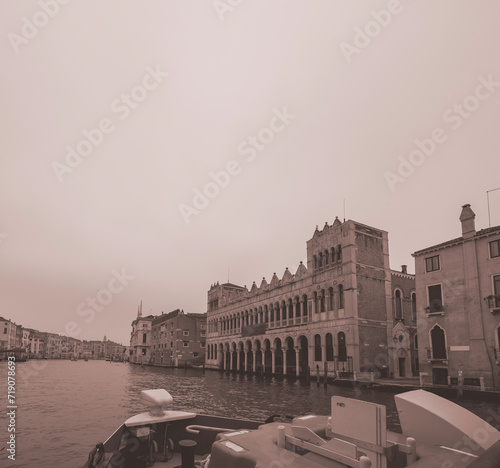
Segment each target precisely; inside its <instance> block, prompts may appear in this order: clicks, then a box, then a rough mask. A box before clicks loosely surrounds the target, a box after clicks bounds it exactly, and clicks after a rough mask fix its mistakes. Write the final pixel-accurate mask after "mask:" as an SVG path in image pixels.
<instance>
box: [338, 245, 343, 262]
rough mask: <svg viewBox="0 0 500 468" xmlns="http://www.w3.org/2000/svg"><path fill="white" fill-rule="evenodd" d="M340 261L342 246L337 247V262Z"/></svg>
mask: <svg viewBox="0 0 500 468" xmlns="http://www.w3.org/2000/svg"><path fill="white" fill-rule="evenodd" d="M341 261H342V246H341V245H340V244H339V245H338V246H337V262H341Z"/></svg>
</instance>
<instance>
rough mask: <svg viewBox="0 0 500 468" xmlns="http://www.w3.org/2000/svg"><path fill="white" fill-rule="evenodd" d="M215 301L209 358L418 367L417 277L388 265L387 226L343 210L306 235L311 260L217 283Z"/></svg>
mask: <svg viewBox="0 0 500 468" xmlns="http://www.w3.org/2000/svg"><path fill="white" fill-rule="evenodd" d="M207 302H208V304H207V330H208V333H207V346H206V356H205V358H206V366H207V367H211V368H217V369H225V370H232V371H240V372H264V373H272V374H287V375H296V376H302V375H307V374H309V375H316V373H317V372H321V375H324V373H325V372H327V373H328V376H330V377H334V376H336V377H349V378H353V377H354V378H357V377H360V374H362V376H363V377H370V376H371V374H370V373H371V372H373V375H375V376H380V375H382V376H387V377H390V376H391V375H392V376H393V377H395V378H398V377H405V376H411V375H418V352H417V351H416V350H415V346H418V343H417V342H416V341H417V340H416V339H415V334H416V295H415V277H414V275H410V274H408V273H407V271H406V266H403V268H402V270H401V271H394V270H391V269H390V267H389V244H388V236H387V232H385V231H382V230H380V229H375V228H373V227H369V226H366V225H363V224H361V223H358V222H355V221H352V220H348V221H344V222H341V221H340V220H339V219H338V218H336V219H335V221H334V222H333V224H332V225H328V223H326V224H325V226H324V227H323V229H322V230H319V229H318V228H316V230H315V232H314V234H313V236H312V238H311V239H310V240H308V241H307V265H304V264H303V263H302V262H300V265H299V267H298V268H297V271H295V272H294V273H292V272H291V271H289V270H288V268H287V269H286V270H285V272H284V274H283V275H282V276H281V278H280V277H278V276H277V275H276V273H275V274H274V275H273V276H272V278H271V281H270V282H269V283H268V282H267V281H266V279H265V278H263V279H262V281H261V283H260V286H257V285H256V284H255V283H254V284H253V285H252V287H251V289H250V290H248V289H247V288H246V287H242V286H237V285H234V284H231V283H225V284H219V283H216V284H214V285H212V286H211V288H210V290H209V291H208V301H207Z"/></svg>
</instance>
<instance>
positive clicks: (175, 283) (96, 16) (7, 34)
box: [0, 0, 500, 344]
mask: <svg viewBox="0 0 500 468" xmlns="http://www.w3.org/2000/svg"><path fill="white" fill-rule="evenodd" d="M499 23H500V3H498V2H497V1H496V0H477V1H474V2H465V1H463V2H457V1H453V0H442V1H440V2H435V1H431V0H421V1H418V2H417V1H411V0H400V1H398V0H390V1H388V0H382V1H379V0H376V1H375V0H374V1H370V2H368V1H358V2H353V1H352V0H315V1H305V0H301V1H299V0H275V1H273V2H269V1H267V0H252V1H248V0H247V1H244V0H243V1H239V0H220V1H212V0H182V1H179V0H178V1H173V0H172V1H170V0H165V1H159V0H156V1H154V0H151V1H148V2H140V1H132V0H108V1H106V2H102V1H98V0H85V1H79V0H72V1H68V0H64V1H63V0H39V1H31V0H30V1H28V0H24V1H23V2H19V1H17V0H5V1H3V2H1V4H0V35H1V36H2V41H1V42H0V63H1V67H2V73H1V74H0V99H1V108H0V145H1V158H0V174H1V183H0V205H1V211H0V213H1V216H0V315H1V316H3V317H6V318H9V319H11V320H13V321H14V322H16V323H18V324H22V325H23V326H25V327H32V328H36V329H39V330H42V331H50V332H55V333H62V334H68V335H72V336H76V337H77V338H80V339H101V338H102V337H103V336H104V335H106V336H107V338H108V339H111V340H114V341H117V342H121V343H123V344H128V343H129V339H130V331H131V322H132V321H133V320H134V319H135V318H136V316H137V308H138V305H139V303H140V301H142V303H143V313H144V315H148V314H150V313H151V314H154V315H157V314H161V313H162V312H169V311H172V310H175V309H177V308H179V309H183V310H184V311H185V312H190V313H204V312H206V297H207V296H206V295H207V291H208V289H209V288H210V286H211V284H212V283H215V282H217V281H219V282H221V283H222V282H226V281H227V280H228V279H229V281H230V282H232V283H236V284H239V285H246V286H248V287H251V285H252V282H253V281H255V282H256V283H257V285H259V284H260V281H261V280H262V277H265V278H266V279H267V281H270V279H271V276H272V275H273V273H274V272H276V273H277V274H278V276H279V277H281V276H282V274H283V272H284V271H285V268H287V267H288V268H289V269H290V270H291V271H292V272H293V273H294V272H295V270H296V268H297V267H298V265H299V262H300V261H304V262H305V261H306V241H307V240H308V239H310V238H311V237H312V235H313V232H314V229H315V227H316V225H318V226H319V227H320V228H321V227H322V226H323V225H324V224H325V222H328V223H329V224H331V223H332V222H333V221H334V219H335V217H336V216H338V217H339V218H340V219H341V220H342V219H343V218H344V217H345V219H352V220H355V221H358V222H361V223H363V224H367V225H370V226H374V227H376V228H379V229H383V230H386V231H388V233H389V249H390V263H391V267H392V268H394V269H400V266H401V265H402V264H407V265H408V270H409V272H413V271H414V261H413V258H412V256H411V254H412V253H413V252H415V251H417V250H419V249H422V248H425V247H427V246H430V245H434V244H437V243H440V242H443V241H446V240H448V239H451V238H455V237H459V236H460V235H461V228H460V222H459V220H458V217H459V215H460V211H461V206H462V205H463V204H466V203H470V204H471V206H472V209H473V210H474V212H475V213H476V228H477V229H481V228H486V227H488V225H489V224H490V223H491V225H492V226H494V225H499V224H500V190H495V189H497V188H500V177H499V174H500V171H499V169H500V158H499V154H500V137H499V135H500V131H499V127H498V125H499V122H500V54H499V46H500V29H499V28H498V24H499ZM487 192H488V194H487ZM488 200H489V208H490V210H489V215H488ZM344 204H345V216H344Z"/></svg>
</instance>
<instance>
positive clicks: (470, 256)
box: [413, 205, 500, 388]
mask: <svg viewBox="0 0 500 468" xmlns="http://www.w3.org/2000/svg"><path fill="white" fill-rule="evenodd" d="M474 218H475V214H474V212H473V211H472V209H471V207H470V205H464V206H463V207H462V212H461V215H460V222H461V224H462V236H461V237H458V238H456V239H452V240H449V241H447V242H443V243H441V244H438V245H434V246H431V247H427V248H425V249H422V250H419V251H417V252H415V253H414V254H413V256H414V257H415V273H416V293H417V304H418V308H417V323H418V337H419V338H418V339H419V341H420V342H419V344H418V352H419V366H420V371H422V372H424V373H426V374H428V375H429V376H430V377H429V378H430V379H432V382H433V383H434V384H442V385H446V384H448V383H449V382H451V383H454V382H456V379H457V375H458V371H459V370H462V371H463V375H464V377H465V384H471V385H479V384H480V378H481V377H483V378H484V384H485V386H486V387H495V388H500V226H496V227H491V228H487V229H482V230H480V231H476V228H475V221H474Z"/></svg>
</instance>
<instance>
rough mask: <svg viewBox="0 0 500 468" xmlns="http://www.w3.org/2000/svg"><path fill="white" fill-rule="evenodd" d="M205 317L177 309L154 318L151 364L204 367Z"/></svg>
mask: <svg viewBox="0 0 500 468" xmlns="http://www.w3.org/2000/svg"><path fill="white" fill-rule="evenodd" d="M206 324H207V317H206V315H205V314H185V313H184V311H181V310H179V309H177V310H174V311H173V312H170V313H168V314H162V315H159V316H157V317H155V318H154V320H153V322H152V330H151V344H152V350H151V362H150V363H151V364H153V365H156V366H166V367H182V366H193V365H203V363H204V361H205V341H206Z"/></svg>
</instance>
